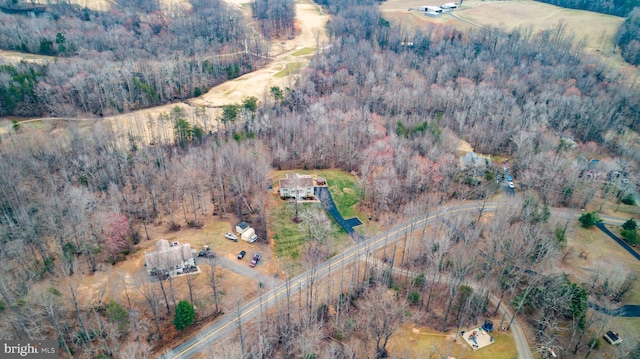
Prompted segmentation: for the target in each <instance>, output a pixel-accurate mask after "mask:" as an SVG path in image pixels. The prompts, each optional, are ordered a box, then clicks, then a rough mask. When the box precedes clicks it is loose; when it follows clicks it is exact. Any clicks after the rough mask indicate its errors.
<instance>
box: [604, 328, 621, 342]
mask: <svg viewBox="0 0 640 359" xmlns="http://www.w3.org/2000/svg"><path fill="white" fill-rule="evenodd" d="M603 337H604V339H605V340H606V341H608V342H609V344H611V345H618V344H620V343H622V338H620V335H618V333H616V332H614V331H612V330H608V331H607V332H606V333H604V335H603Z"/></svg>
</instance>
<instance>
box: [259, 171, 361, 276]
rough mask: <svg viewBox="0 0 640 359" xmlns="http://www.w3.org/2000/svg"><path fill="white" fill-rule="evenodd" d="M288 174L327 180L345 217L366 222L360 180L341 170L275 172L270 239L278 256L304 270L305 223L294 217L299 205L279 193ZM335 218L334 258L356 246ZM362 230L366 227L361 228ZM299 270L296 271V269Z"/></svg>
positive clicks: (318, 204) (310, 205)
mask: <svg viewBox="0 0 640 359" xmlns="http://www.w3.org/2000/svg"><path fill="white" fill-rule="evenodd" d="M287 172H296V173H300V174H309V175H311V176H313V177H314V178H316V177H318V176H319V177H324V178H325V179H326V180H327V185H328V187H329V192H331V196H332V197H333V200H334V201H335V204H336V207H337V208H338V210H339V211H340V213H342V215H343V217H344V218H351V217H359V218H360V219H361V220H363V222H365V223H366V222H368V221H366V220H364V215H363V214H362V213H359V212H358V211H357V208H356V207H357V206H356V205H357V203H358V200H359V193H360V192H359V191H360V190H359V185H358V183H357V179H356V177H354V176H353V175H351V174H349V173H346V172H343V171H340V170H317V171H275V172H274V173H273V175H272V178H273V182H274V185H275V188H274V195H273V202H272V205H271V206H270V209H269V214H268V215H269V237H270V238H272V239H273V240H274V242H275V247H274V252H275V255H277V256H280V257H282V258H285V257H286V258H288V260H290V261H291V262H292V263H290V265H291V266H292V267H294V268H295V267H300V268H302V264H301V263H300V260H301V257H300V256H301V254H302V252H303V250H304V243H305V241H306V235H305V234H304V233H303V232H302V231H303V228H302V227H301V224H297V223H294V222H293V221H292V218H293V217H295V211H296V209H295V204H294V202H292V201H283V200H281V199H280V197H279V196H278V194H277V189H278V188H277V184H278V180H279V179H281V178H284V177H285V176H286V173H287ZM314 206H317V208H322V205H321V204H320V203H319V202H317V203H299V204H298V212H299V213H300V212H302V211H303V210H305V209H307V208H311V207H314ZM323 213H325V214H326V215H327V217H328V218H330V219H331V233H330V234H329V236H330V237H331V238H333V239H334V240H333V243H332V244H331V246H330V248H329V250H330V252H331V255H335V254H336V253H339V252H340V251H341V250H343V249H344V248H346V247H348V246H350V245H352V241H351V239H350V238H349V236H347V234H346V233H345V232H344V231H343V230H342V229H341V228H340V227H339V226H338V224H337V223H336V222H335V221H334V220H333V218H331V217H330V216H329V214H328V213H326V212H324V211H323ZM360 227H362V226H360ZM294 270H295V269H294Z"/></svg>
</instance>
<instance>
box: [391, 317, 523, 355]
mask: <svg viewBox="0 0 640 359" xmlns="http://www.w3.org/2000/svg"><path fill="white" fill-rule="evenodd" d="M492 336H493V337H494V339H495V343H494V344H492V345H490V346H488V347H486V348H483V349H480V350H478V351H473V350H472V349H471V347H470V346H469V345H468V344H467V343H465V342H464V340H463V339H462V338H458V340H457V341H456V342H455V343H454V342H453V339H452V338H453V334H445V335H443V334H442V333H440V332H436V331H433V330H432V329H429V328H420V327H415V326H414V325H411V324H405V325H403V326H402V327H401V328H400V330H399V331H398V332H397V333H396V334H394V335H393V336H392V337H391V339H390V340H389V354H390V355H391V356H392V357H394V358H431V357H433V358H441V357H442V358H446V357H447V356H451V357H455V358H465V359H482V358H492V359H515V358H517V357H518V354H517V352H516V345H515V342H514V341H513V337H512V336H511V333H510V332H493V333H492Z"/></svg>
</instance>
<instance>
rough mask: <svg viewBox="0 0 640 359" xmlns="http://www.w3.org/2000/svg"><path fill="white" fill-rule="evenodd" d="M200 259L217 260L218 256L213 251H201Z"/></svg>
mask: <svg viewBox="0 0 640 359" xmlns="http://www.w3.org/2000/svg"><path fill="white" fill-rule="evenodd" d="M198 257H205V258H215V257H216V254H215V253H214V252H211V251H200V252H198Z"/></svg>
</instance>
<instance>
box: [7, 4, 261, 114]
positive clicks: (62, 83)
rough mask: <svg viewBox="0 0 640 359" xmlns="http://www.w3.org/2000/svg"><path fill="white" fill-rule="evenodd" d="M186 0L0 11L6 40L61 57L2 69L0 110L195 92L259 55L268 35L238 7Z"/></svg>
mask: <svg viewBox="0 0 640 359" xmlns="http://www.w3.org/2000/svg"><path fill="white" fill-rule="evenodd" d="M151 4H152V3H151ZM191 5H192V9H191V10H190V11H188V12H186V13H178V14H173V16H170V17H167V16H165V15H164V14H163V13H161V12H150V13H148V14H145V13H143V12H141V10H140V9H138V8H135V7H131V8H118V7H114V8H112V9H111V10H110V11H108V12H98V11H92V10H89V9H87V8H84V9H80V8H79V7H75V6H72V5H68V4H64V3H63V4H58V5H49V6H47V11H46V12H43V13H40V14H39V15H37V16H33V15H29V14H24V15H16V14H5V13H3V12H0V46H1V48H2V49H5V50H14V51H20V52H24V53H32V54H41V55H48V56H56V57H57V58H56V60H55V61H54V59H53V58H51V59H50V60H48V61H45V62H46V64H41V65H37V64H33V63H28V64H25V63H22V64H18V65H16V66H11V65H6V66H3V67H2V68H0V116H6V115H18V116H53V117H72V116H78V115H82V116H106V115H112V114H117V113H120V112H125V111H131V110H135V109H140V108H146V107H150V106H155V105H159V104H164V103H168V102H171V101H175V100H184V99H187V98H191V97H194V96H199V95H200V94H202V93H204V92H206V91H207V90H208V89H209V88H210V87H212V86H214V85H216V84H219V83H221V82H223V81H225V80H228V79H231V78H235V77H238V76H240V75H242V74H244V73H246V72H248V71H251V70H252V69H255V68H257V67H259V66H261V64H263V63H264V61H265V59H264V58H265V56H268V52H267V46H266V43H265V41H264V40H263V38H262V37H261V36H259V35H258V34H256V33H251V32H247V31H246V25H245V22H244V19H243V17H242V14H240V12H238V11H237V10H235V9H233V8H232V7H230V6H229V5H227V4H226V3H225V2H224V1H221V0H193V1H191Z"/></svg>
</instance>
